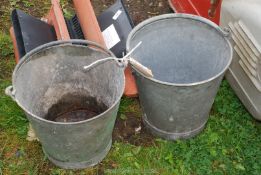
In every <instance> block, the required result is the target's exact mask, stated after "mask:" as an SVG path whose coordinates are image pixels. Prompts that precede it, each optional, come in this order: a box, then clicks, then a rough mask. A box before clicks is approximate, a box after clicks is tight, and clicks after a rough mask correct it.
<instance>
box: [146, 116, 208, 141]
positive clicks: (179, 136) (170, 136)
mask: <svg viewBox="0 0 261 175" xmlns="http://www.w3.org/2000/svg"><path fill="white" fill-rule="evenodd" d="M142 120H143V123H144V125H145V127H146V128H148V129H149V131H150V132H151V133H152V134H153V135H154V136H157V137H160V138H163V139H166V140H178V139H189V138H192V137H194V136H196V135H197V134H199V133H200V132H201V131H202V130H203V129H204V128H205V125H206V123H207V122H205V123H204V124H203V125H201V126H200V127H199V128H197V129H195V130H192V131H189V132H183V133H172V132H166V131H163V130H161V129H159V128H156V127H155V126H153V125H152V124H151V123H150V122H149V121H148V119H147V116H146V115H143V117H142Z"/></svg>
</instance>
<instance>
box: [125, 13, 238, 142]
mask: <svg viewBox="0 0 261 175" xmlns="http://www.w3.org/2000/svg"><path fill="white" fill-rule="evenodd" d="M227 37H228V33H227V32H224V31H223V30H222V29H221V28H219V27H218V26H217V25H216V24H215V23H213V22H211V21H209V20H207V19H205V18H202V17H198V16H193V15H186V14H166V15H161V16H157V17H153V18H151V19H148V20H146V21H144V22H142V23H141V24H139V25H138V26H136V27H135V28H134V30H133V31H132V32H131V34H130V35H129V38H128V41H127V50H129V51H130V50H131V49H132V48H133V47H134V46H135V45H137V43H139V42H140V41H142V45H141V46H140V48H139V49H137V51H135V52H134V53H133V55H132V57H133V58H135V59H136V60H137V61H139V62H140V63H141V64H143V65H144V66H146V67H148V68H150V69H151V70H152V72H153V74H154V78H149V77H146V76H144V75H143V74H142V73H141V72H139V71H138V70H137V69H135V68H133V70H134V75H135V78H136V83H137V85H138V90H139V94H140V95H139V98H140V103H141V107H142V109H143V121H144V123H145V125H146V126H147V127H148V128H149V129H150V130H151V132H152V133H153V134H155V135H157V136H160V137H162V138H165V139H172V140H175V139H181V138H190V137H192V136H195V135H196V134H198V133H199V132H200V131H201V130H202V129H203V128H204V126H205V125H206V123H207V120H208V118H209V112H210V109H211V106H212V104H213V102H214V98H215V96H216V93H217V90H218V88H219V86H220V83H221V80H222V79H223V76H224V73H225V72H226V70H227V69H228V67H229V65H230V63H231V60H232V53H233V51H232V47H231V45H230V43H229V41H228V39H227Z"/></svg>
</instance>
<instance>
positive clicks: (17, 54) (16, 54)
mask: <svg viewBox="0 0 261 175" xmlns="http://www.w3.org/2000/svg"><path fill="white" fill-rule="evenodd" d="M9 32H10V36H11V39H12V42H13V47H14V54H15V62H16V63H18V61H19V58H20V55H19V52H18V47H17V42H16V38H15V34H14V28H13V27H11V28H10V30H9Z"/></svg>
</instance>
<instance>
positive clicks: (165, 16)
mask: <svg viewBox="0 0 261 175" xmlns="http://www.w3.org/2000/svg"><path fill="white" fill-rule="evenodd" d="M173 18H183V19H190V20H194V21H198V22H201V23H204V24H207V25H208V26H210V27H212V28H213V29H215V30H216V32H218V33H219V34H220V35H221V36H223V38H224V40H225V41H226V43H227V44H228V47H229V50H230V57H229V61H228V62H227V65H226V66H224V68H223V69H222V70H221V71H220V72H219V73H217V74H215V75H214V76H212V77H210V78H208V79H205V80H202V81H198V82H193V83H170V82H166V81H161V80H158V79H155V78H153V77H152V78H151V77H147V76H145V75H144V74H143V73H141V72H140V71H139V70H137V69H136V68H135V67H133V66H131V67H132V69H133V70H135V71H136V72H137V73H138V74H140V75H141V76H142V77H143V78H145V79H147V80H150V81H152V82H155V83H159V84H162V85H166V86H177V87H191V86H198V85H202V84H205V83H208V82H210V81H213V80H215V79H217V78H218V77H220V76H221V75H222V74H224V73H225V72H226V70H227V69H228V68H229V66H230V65H231V63H232V58H233V48H232V45H231V43H230V41H229V37H230V31H224V30H223V29H222V28H220V27H219V26H218V25H217V24H216V23H214V22H212V21H210V20H209V19H206V18H203V17H201V16H196V15H191V14H185V13H172V14H163V15H159V16H155V17H152V18H149V19H147V20H145V21H143V22H141V23H140V24H138V25H137V26H136V27H135V28H134V29H133V30H132V31H131V32H130V34H129V36H128V38H127V42H126V50H127V52H129V51H130V49H131V48H130V42H131V40H132V39H133V38H134V37H135V35H136V33H137V32H139V30H141V29H143V28H144V27H146V26H147V25H150V24H152V23H153V22H157V21H161V20H166V19H173ZM152 71H153V70H152Z"/></svg>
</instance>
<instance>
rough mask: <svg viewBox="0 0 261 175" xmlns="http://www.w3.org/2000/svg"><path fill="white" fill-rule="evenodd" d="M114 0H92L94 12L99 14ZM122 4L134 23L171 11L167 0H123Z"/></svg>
mask: <svg viewBox="0 0 261 175" xmlns="http://www.w3.org/2000/svg"><path fill="white" fill-rule="evenodd" d="M115 1H116V0H115ZM115 1H112V0H93V1H92V4H93V6H94V9H95V12H96V14H100V13H101V12H102V11H103V10H105V9H107V8H108V7H109V6H110V5H112V4H113V3H114V2H115ZM124 4H125V6H126V7H127V9H128V11H129V14H130V16H131V18H132V20H133V22H134V24H135V25H137V24H139V23H140V22H142V21H143V20H145V19H148V18H150V17H153V16H157V15H160V14H165V13H170V12H171V9H170V7H169V4H168V1H167V0H154V1H152V0H124Z"/></svg>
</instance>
